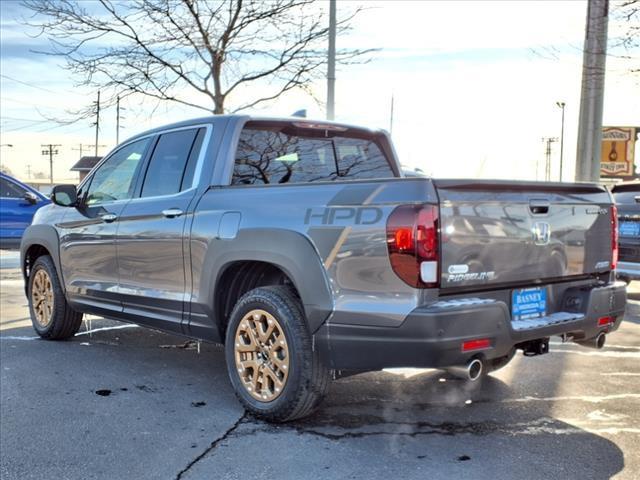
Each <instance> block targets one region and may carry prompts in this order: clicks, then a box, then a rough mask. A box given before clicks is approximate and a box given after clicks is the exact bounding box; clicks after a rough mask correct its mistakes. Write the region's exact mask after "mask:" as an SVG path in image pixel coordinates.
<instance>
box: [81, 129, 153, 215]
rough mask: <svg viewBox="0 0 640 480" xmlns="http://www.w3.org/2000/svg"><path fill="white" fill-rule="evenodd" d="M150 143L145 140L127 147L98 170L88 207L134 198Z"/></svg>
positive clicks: (89, 190) (91, 186) (91, 185)
mask: <svg viewBox="0 0 640 480" xmlns="http://www.w3.org/2000/svg"><path fill="white" fill-rule="evenodd" d="M149 141H150V139H149V138H144V139H142V140H138V141H137V142H133V143H130V144H128V145H125V146H124V147H122V148H121V149H120V150H118V151H116V152H115V153H114V154H113V155H111V156H110V157H109V158H108V159H107V160H106V161H105V162H104V163H103V164H102V165H101V166H100V167H99V168H98V170H96V172H95V173H94V174H93V178H92V179H91V184H90V185H89V189H88V191H87V197H86V204H87V205H96V204H99V203H107V202H113V201H116V200H126V199H128V198H131V197H132V196H133V189H134V187H135V183H136V182H135V179H136V177H137V171H138V170H139V168H140V165H141V163H142V158H143V157H144V154H145V151H146V149H147V147H148V145H149Z"/></svg>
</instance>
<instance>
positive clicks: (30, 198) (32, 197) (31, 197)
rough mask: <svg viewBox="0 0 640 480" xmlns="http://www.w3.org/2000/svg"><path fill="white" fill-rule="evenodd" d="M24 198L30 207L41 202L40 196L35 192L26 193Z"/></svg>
mask: <svg viewBox="0 0 640 480" xmlns="http://www.w3.org/2000/svg"><path fill="white" fill-rule="evenodd" d="M22 198H24V199H25V200H26V201H27V203H29V204H30V205H35V204H36V203H38V200H39V198H38V196H37V195H36V194H35V193H33V192H24V195H23V196H22Z"/></svg>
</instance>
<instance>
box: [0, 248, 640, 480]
mask: <svg viewBox="0 0 640 480" xmlns="http://www.w3.org/2000/svg"><path fill="white" fill-rule="evenodd" d="M0 267H2V268H1V270H0V477H1V478H2V479H6V480H9V479H41V478H55V479H64V478H69V479H75V478H109V479H112V478H113V479H115V478H136V479H147V478H148V479H175V478H184V479H205V478H206V479H247V478H250V479H263V478H264V479H271V478H291V479H314V480H317V479H324V478H337V479H360V478H366V479H378V478H380V479H382V478H384V479H388V478H403V479H414V478H415V479H417V478H420V479H424V478H447V479H449V478H473V479H479V478H480V479H482V478H491V479H502V478H504V479H515V478H526V479H530V478H545V479H549V478H564V479H571V478H576V479H577V478H580V479H585V478H589V479H599V478H611V477H615V478H621V479H637V478H640V447H639V446H638V445H639V444H640V443H639V442H640V364H639V362H638V360H640V284H632V285H631V287H630V290H629V291H630V295H629V299H630V301H629V306H628V310H627V314H626V316H625V321H624V322H623V324H622V326H621V328H620V329H619V330H618V331H617V332H615V333H614V334H612V335H611V336H610V337H609V338H608V341H607V346H605V348H604V349H603V350H591V349H587V348H584V347H580V346H577V345H574V344H561V343H560V340H559V339H557V338H554V339H552V342H553V343H552V345H551V352H550V353H549V354H547V355H544V356H539V357H534V358H524V357H522V356H521V355H518V356H517V357H516V358H515V359H514V360H513V361H512V362H511V363H510V364H509V365H508V366H507V367H506V368H504V369H502V370H500V371H499V372H495V373H493V374H492V375H491V376H489V377H488V378H486V379H484V380H483V381H482V382H481V383H479V384H472V385H470V384H468V383H466V382H464V381H461V380H457V379H455V378H452V377H449V376H447V375H445V374H443V373H442V372H439V371H436V370H411V369H403V370H394V371H384V372H378V373H367V374H362V375H356V376H352V377H348V378H343V379H339V380H337V381H336V382H334V383H333V385H332V388H331V391H330V393H329V395H328V397H327V399H326V401H325V403H324V404H323V406H322V407H321V409H320V410H319V411H318V412H317V413H316V414H314V415H313V416H312V417H310V418H307V419H305V420H302V421H299V422H295V423H291V424H287V425H269V424H266V423H264V422H261V421H258V420H256V419H254V418H251V417H249V416H248V415H246V414H245V413H244V411H243V410H242V408H241V407H240V405H239V403H238V402H237V401H236V399H235V397H234V394H233V392H232V390H231V386H230V384H229V381H228V379H227V374H226V370H225V365H224V355H223V350H222V347H220V346H217V345H209V344H202V345H201V346H200V348H199V349H198V345H197V344H195V343H190V342H187V340H186V339H184V338H179V337H176V336H172V335H167V334H163V333H159V332H155V331H151V330H147V329H144V328H140V327H135V326H132V325H127V324H122V323H118V322H114V321H110V320H105V319H101V318H97V317H91V318H88V319H86V320H85V322H84V323H83V326H82V328H81V331H80V332H79V333H78V335H76V337H74V338H73V339H72V340H70V341H65V342H49V341H44V340H40V339H38V338H37V337H36V335H35V332H34V331H33V329H32V328H31V322H30V320H29V314H28V310H27V306H26V305H27V302H26V298H25V296H24V290H23V284H22V278H21V276H20V272H19V270H18V268H17V260H16V256H15V254H14V253H6V252H2V253H1V254H0Z"/></svg>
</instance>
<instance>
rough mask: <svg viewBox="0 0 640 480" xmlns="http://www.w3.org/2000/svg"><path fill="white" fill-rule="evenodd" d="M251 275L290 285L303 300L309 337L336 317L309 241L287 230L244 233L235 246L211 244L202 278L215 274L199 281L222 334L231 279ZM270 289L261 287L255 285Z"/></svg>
mask: <svg viewBox="0 0 640 480" xmlns="http://www.w3.org/2000/svg"><path fill="white" fill-rule="evenodd" d="M257 242H259V246H257ZM243 269H246V270H243ZM247 270H253V271H252V272H251V274H252V275H255V274H256V272H258V273H259V274H263V275H266V276H271V277H272V278H274V279H277V280H278V281H280V280H284V283H287V282H290V283H291V286H292V287H293V288H294V289H295V291H296V292H297V294H298V296H299V297H300V300H301V303H302V306H303V308H304V313H305V317H306V322H307V327H308V328H309V331H310V332H311V333H313V332H315V331H316V330H317V329H318V328H319V327H320V325H322V323H324V321H325V320H326V318H327V317H328V316H329V314H330V313H331V312H332V311H333V296H332V295H331V290H330V288H329V283H328V280H327V276H326V271H325V269H324V266H323V264H322V262H321V260H320V256H319V255H318V253H317V251H316V250H315V248H314V247H313V244H312V243H311V241H310V240H309V239H308V238H306V237H305V236H303V235H301V234H299V233H297V232H294V231H288V230H278V229H244V230H240V231H239V232H238V235H237V236H236V238H234V239H232V240H220V239H216V240H214V241H213V242H211V243H210V245H209V249H208V252H207V256H206V258H205V261H204V265H203V268H202V272H211V273H210V274H208V275H203V278H202V279H201V281H200V289H199V290H200V295H201V296H200V298H207V304H208V305H207V309H208V310H209V311H210V315H211V316H212V317H213V318H214V320H215V323H216V324H217V326H218V328H219V329H220V332H221V333H222V329H223V327H224V324H225V322H226V320H227V319H226V318H224V312H227V314H228V313H230V312H228V307H225V308H226V310H224V311H222V312H221V311H220V310H219V308H220V301H221V296H222V295H223V294H224V292H223V289H224V288H225V286H228V285H229V283H228V282H229V279H230V276H232V275H234V274H235V275H243V274H247ZM278 275H280V277H279V278H278ZM242 280H243V279H242V278H240V279H239V281H240V282H242ZM260 283H262V284H260ZM267 284H268V283H264V282H257V283H256V284H255V285H256V286H265V285H267ZM270 284H271V285H273V284H279V283H270Z"/></svg>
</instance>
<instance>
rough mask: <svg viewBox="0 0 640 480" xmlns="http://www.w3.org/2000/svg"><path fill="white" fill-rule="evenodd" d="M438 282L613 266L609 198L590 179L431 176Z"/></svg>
mask: <svg viewBox="0 0 640 480" xmlns="http://www.w3.org/2000/svg"><path fill="white" fill-rule="evenodd" d="M434 184H435V186H436V189H437V191H438V196H439V198H440V204H441V210H440V217H441V245H442V247H441V248H442V250H441V256H442V266H441V287H442V288H443V289H448V288H459V287H480V286H492V287H493V286H498V285H499V284H509V285H514V284H531V283H542V282H544V281H550V280H557V279H563V278H566V277H574V276H583V275H588V274H593V273H600V272H606V271H609V270H610V269H611V264H610V261H611V242H612V237H611V235H612V234H611V228H612V225H611V208H610V206H611V203H612V202H611V197H610V195H609V193H608V192H607V190H605V189H604V188H603V187H600V186H598V185H595V184H571V183H565V184H553V183H537V182H505V181H465V180H435V181H434Z"/></svg>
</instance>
